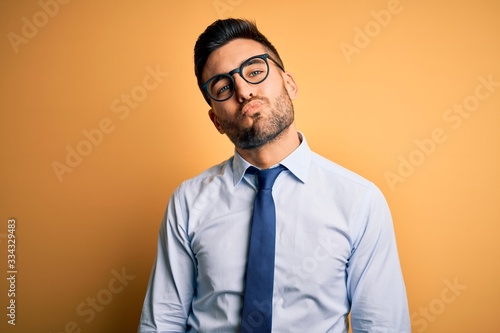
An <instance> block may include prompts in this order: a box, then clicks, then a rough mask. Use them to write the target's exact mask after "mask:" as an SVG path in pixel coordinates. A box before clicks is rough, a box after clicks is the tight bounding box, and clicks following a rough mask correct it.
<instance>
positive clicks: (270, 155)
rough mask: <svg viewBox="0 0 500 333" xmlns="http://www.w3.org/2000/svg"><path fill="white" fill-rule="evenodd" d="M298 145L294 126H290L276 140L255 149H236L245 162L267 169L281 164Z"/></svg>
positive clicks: (298, 140) (298, 141)
mask: <svg viewBox="0 0 500 333" xmlns="http://www.w3.org/2000/svg"><path fill="white" fill-rule="evenodd" d="M299 145H300V139H299V134H298V132H297V129H296V128H295V124H292V125H290V126H289V127H288V128H287V129H285V130H284V131H283V132H282V133H281V134H280V135H279V136H278V137H277V138H276V139H274V140H273V141H270V142H268V143H266V144H265V145H263V146H262V147H259V148H255V149H240V148H236V151H237V152H238V154H240V155H241V157H243V158H244V159H245V160H246V161H247V162H249V163H251V164H253V165H255V166H256V167H258V168H260V169H268V168H270V167H272V166H273V165H275V164H278V163H279V162H281V161H282V160H283V159H284V158H285V157H287V156H288V155H290V154H291V153H292V152H293V151H294V150H295V149H297V147H298V146H299Z"/></svg>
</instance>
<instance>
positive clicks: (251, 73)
mask: <svg viewBox="0 0 500 333" xmlns="http://www.w3.org/2000/svg"><path fill="white" fill-rule="evenodd" d="M262 72H264V71H262V70H260V69H257V70H254V71H252V72H250V73H249V74H248V75H249V76H250V77H252V76H256V75H259V74H261V73H262Z"/></svg>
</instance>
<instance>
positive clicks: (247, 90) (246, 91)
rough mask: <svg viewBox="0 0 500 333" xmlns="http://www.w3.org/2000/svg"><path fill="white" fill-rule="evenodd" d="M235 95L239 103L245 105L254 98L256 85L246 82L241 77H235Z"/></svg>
mask: <svg viewBox="0 0 500 333" xmlns="http://www.w3.org/2000/svg"><path fill="white" fill-rule="evenodd" d="M233 79H234V94H235V95H236V98H237V99H238V102H240V103H243V102H244V101H246V100H248V99H250V98H252V97H253V96H254V93H253V89H254V85H253V84H250V83H248V82H247V81H245V80H244V79H243V78H242V77H241V76H240V75H234V76H233Z"/></svg>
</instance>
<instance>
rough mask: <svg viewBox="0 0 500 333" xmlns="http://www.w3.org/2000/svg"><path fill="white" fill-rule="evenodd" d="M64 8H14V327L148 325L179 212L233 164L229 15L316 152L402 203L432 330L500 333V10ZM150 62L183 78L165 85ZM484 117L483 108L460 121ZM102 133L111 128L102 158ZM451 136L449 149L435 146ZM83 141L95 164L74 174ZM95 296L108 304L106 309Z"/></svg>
mask: <svg viewBox="0 0 500 333" xmlns="http://www.w3.org/2000/svg"><path fill="white" fill-rule="evenodd" d="M61 2H63V1H62V0H61ZM64 2H67V3H64V4H62V3H61V4H59V5H58V8H56V7H55V6H54V5H53V4H54V3H55V2H54V1H52V0H41V2H37V1H34V0H30V1H16V0H1V1H0V22H1V26H0V36H2V37H1V39H0V52H1V53H0V57H1V58H0V60H1V62H0V66H1V80H0V154H1V155H0V158H1V160H0V163H1V164H0V171H1V174H0V219H1V220H0V221H1V224H0V241H1V243H0V247H1V251H0V253H1V256H0V268H1V270H0V302H1V304H0V305H1V306H0V330H1V331H2V332H37V333H38V332H47V333H49V332H53V333H56V332H57V333H59V332H106V333H108V332H135V331H136V327H137V324H138V319H139V315H140V311H141V306H142V302H143V298H144V294H145V290H146V285H147V282H148V278H149V273H150V269H151V266H152V264H153V260H154V256H155V251H156V239H157V231H158V227H159V224H160V220H161V218H162V216H163V213H164V209H165V206H166V203H167V200H168V198H169V197H170V195H171V193H172V191H173V190H174V188H175V187H176V186H177V185H178V184H179V183H180V182H181V181H182V180H184V179H186V178H189V177H192V176H195V175H196V174H197V173H199V172H201V171H202V170H204V169H206V168H208V167H209V166H212V165H213V164H216V163H219V162H221V161H222V160H224V159H226V158H227V157H229V156H230V155H231V154H232V151H233V148H232V146H231V144H230V142H229V140H228V139H227V138H226V137H223V136H220V135H219V134H218V132H217V131H216V130H215V128H213V126H212V124H211V123H210V121H209V118H208V116H207V105H206V103H205V101H204V100H203V98H202V96H201V95H200V93H199V91H198V88H197V87H196V81H195V77H194V73H193V64H192V54H193V46H194V42H195V40H196V38H197V37H198V35H199V34H200V33H201V32H202V31H203V30H204V29H205V27H206V26H207V25H209V24H210V23H212V22H213V21H214V20H216V19H218V18H223V17H229V16H233V17H245V18H250V19H255V20H256V21H257V24H258V26H259V27H260V29H261V30H262V31H263V32H264V34H266V35H267V36H268V38H269V39H270V40H271V41H272V42H273V43H274V44H275V46H276V47H277V49H278V50H279V52H280V54H281V56H282V58H283V60H284V62H285V66H286V67H287V69H288V70H290V71H291V72H292V73H293V74H294V75H295V78H296V81H297V82H298V84H299V88H300V96H299V98H298V99H297V100H296V102H295V110H296V120H297V125H298V127H299V129H300V130H301V131H302V132H303V133H304V134H305V135H306V137H307V139H308V141H309V144H310V145H311V146H312V148H313V149H314V150H315V151H317V152H318V153H320V154H322V155H324V156H325V157H327V158H329V159H331V160H333V161H335V162H337V163H339V164H341V165H343V166H345V167H347V168H349V169H351V170H353V171H355V172H357V173H359V174H361V175H362V176H364V177H366V178H368V179H370V180H372V181H373V182H375V183H376V184H377V185H378V186H379V187H380V188H381V189H382V191H383V192H384V194H385V195H386V198H387V200H388V202H389V205H390V207H391V209H392V213H393V218H394V225H395V230H396V235H397V240H398V245H399V252H400V258H401V263H402V268H403V272H404V276H405V280H406V285H407V290H408V298H409V305H410V312H411V314H412V318H413V324H414V327H413V328H414V330H413V331H414V332H429V333H431V332H446V333H447V332H453V333H460V332H464V333H466V332H467V333H468V332H484V333H494V332H498V331H499V329H500V316H499V314H498V311H499V307H498V297H499V296H500V283H499V281H500V268H499V261H500V260H499V257H500V256H499V255H500V241H499V230H500V227H499V222H500V218H499V216H500V202H499V197H500V196H499V193H498V188H499V187H500V176H499V175H498V172H499V170H500V150H499V148H500V130H499V125H500V86H499V84H498V82H500V3H499V2H498V1H496V0H482V1H477V0H469V1H465V0H464V1H462V0H457V1H430V0H400V1H396V0H392V1H385V0H371V1H351V0H345V1H326V0H325V1H263V0H252V1H250V0H220V1H212V0H206V1H170V0H150V1H149V0H148V1H131V0H126V1H97V0H93V1H81V0H73V1H67V0H66V1H64ZM45 3H48V4H50V3H52V7H50V6H49V7H47V6H48V5H47V6H45V7H47V8H49V9H48V11H49V12H51V16H49V15H48V14H44V12H43V8H42V5H41V4H45ZM56 9H57V10H56ZM390 10H392V11H393V12H391V11H390ZM381 11H382V12H381ZM384 11H385V12H384ZM40 12H41V13H40ZM380 13H391V16H390V18H389V17H388V16H387V15H386V16H383V15H382V14H380ZM44 15H45V16H44ZM380 15H382V16H380ZM44 17H45V18H46V20H45V19H44ZM376 17H378V19H379V20H381V21H380V22H381V23H380V22H378V21H377V20H376ZM23 18H25V19H24V20H23ZM26 22H31V24H34V23H36V24H38V25H39V27H36V26H35V28H36V31H33V30H31V31H30V30H29V29H28V28H27V27H24V28H23V26H24V25H26V24H28V23H26ZM23 29H24V34H25V35H29V36H30V38H26V37H23ZM366 29H367V30H366ZM360 31H364V32H362V33H360ZM363 34H365V35H366V36H365V37H364V38H363V36H362V35H363ZM13 36H17V37H13ZM16 38H17V39H16ZM22 38H25V39H22ZM13 41H17V42H13ZM20 41H22V42H20ZM16 43H17V44H16ZM346 45H349V46H346ZM346 47H347V49H349V50H350V51H351V53H350V54H349V53H346V52H345V50H346ZM354 48H356V50H357V51H353V50H354ZM343 49H344V51H342V50H343ZM16 51H17V52H16ZM148 68H149V70H158V71H160V72H161V73H162V74H161V75H163V76H164V77H162V78H160V79H159V80H158V81H154V80H151V79H150V80H149V81H147V83H148V84H149V87H150V88H151V85H153V83H155V82H157V83H158V84H157V87H155V88H154V89H150V90H147V91H146V90H144V89H143V88H140V87H141V86H142V85H143V79H144V78H145V77H147V75H148ZM165 73H168V74H165ZM479 78H483V79H484V80H488V78H489V79H490V80H491V81H494V82H496V86H495V85H493V86H490V87H489V88H490V90H491V91H489V90H488V89H487V88H486V87H485V86H484V85H483V86H481V81H480V79H479ZM141 89H142V90H141ZM478 89H479V90H478ZM144 91H146V92H147V96H144V95H140V93H141V92H142V93H143V92H144ZM478 91H479V92H480V93H481V94H480V95H479V96H480V97H481V99H478V98H477V96H476V94H477V92H478ZM131 92H134V93H135V94H136V96H140V99H143V100H141V101H140V102H139V103H138V104H137V105H135V108H133V109H132V108H130V110H129V111H130V113H129V114H128V115H127V116H126V117H124V113H123V112H118V113H117V112H113V108H112V104H113V103H114V102H115V100H117V99H118V101H120V99H121V98H122V95H130V94H131ZM475 96H476V97H475ZM475 101H476V102H477V101H478V103H479V104H476V105H475V104H474V103H475ZM464 103H472V104H469V106H468V107H469V108H471V105H472V106H474V108H473V109H474V111H471V112H470V113H469V112H468V111H467V113H463V114H466V115H467V116H466V117H464V116H460V118H456V117H457V115H458V113H454V114H453V116H454V117H455V118H453V119H454V121H453V122H451V120H450V118H448V120H446V117H450V116H451V115H452V113H449V112H453V111H448V110H449V109H450V108H451V109H453V107H454V105H455V106H457V105H458V107H460V105H463V104H464ZM123 105H124V104H121V106H123ZM115 106H116V105H115ZM120 116H122V118H120ZM459 120H460V121H461V123H460V124H459V125H460V126H458V121H459ZM102 121H104V122H106V121H107V125H106V126H108V127H107V130H108V133H103V134H102V139H101V140H100V141H99V140H98V137H99V135H97V134H96V135H97V136H96V137H95V140H96V141H95V142H97V143H96V144H95V145H92V146H88V144H87V145H86V143H85V141H86V140H87V139H86V136H85V135H84V133H85V131H89V132H91V133H96V132H95V131H93V132H92V130H95V129H97V128H99V126H100V123H101V122H102ZM106 126H105V128H106ZM435 129H438V131H441V139H443V138H445V140H444V142H438V143H435V144H434V147H433V146H432V145H431V144H430V143H429V140H430V139H432V133H433V131H434V130H435ZM87 141H88V140H87ZM416 141H418V142H420V143H422V142H424V143H427V146H424V148H422V149H420V148H419V147H418V145H417V143H416ZM441 141H443V140H441ZM67 147H70V149H77V147H80V150H81V151H84V152H86V153H87V156H84V157H82V160H81V161H80V162H79V163H76V162H74V165H76V166H75V167H72V168H70V167H68V169H71V172H69V171H68V169H66V171H68V172H66V171H65V172H63V173H62V174H59V177H58V175H57V172H55V171H54V165H67V164H66V157H67V154H68V151H67V149H68V148H67ZM425 147H426V148H425ZM85 149H87V150H86V151H85ZM419 149H420V150H419ZM423 150H426V151H423ZM419 151H420V153H419ZM425 152H426V153H427V154H424V153H425ZM403 159H404V160H406V161H409V160H410V159H411V160H412V161H413V162H412V163H413V164H415V165H416V166H413V167H409V166H408V165H406V169H405V167H404V166H402V164H405V163H404V162H401V161H402V160H403ZM54 163H56V164H54ZM57 163H59V164H57ZM412 168H413V169H412ZM398 169H399V171H398ZM387 175H392V176H391V177H394V176H398V177H401V178H393V179H397V180H398V181H394V180H393V183H391V182H389V181H388V180H387V178H386V177H387ZM402 175H404V177H403V176H402ZM403 180H404V181H403ZM9 218H15V219H16V221H17V227H16V233H17V234H16V237H17V248H16V260H17V269H18V275H17V281H16V305H17V307H16V315H17V317H16V326H15V327H14V326H11V325H8V324H7V319H8V318H7V316H6V313H7V310H6V306H7V305H8V303H7V302H8V298H7V290H8V285H7V282H6V279H5V275H6V270H7V268H6V264H7V239H6V238H5V237H6V234H7V220H8V219H9ZM123 272H125V275H126V276H127V277H128V279H129V280H127V281H126V282H125V283H122V284H120V282H119V281H118V280H116V278H115V277H114V276H115V275H116V274H122V273H123ZM453 284H455V287H454V289H450V287H449V286H450V285H453ZM457 285H458V287H457ZM457 288H458V289H457ZM111 291H113V292H111ZM110 295H111V297H112V298H110V297H109V296H110ZM92 298H94V299H97V302H99V299H100V301H101V302H104V303H106V304H105V305H102V304H101V305H99V304H97V305H98V306H96V308H92V306H91V305H90V303H88V302H92ZM78 309H80V312H78ZM92 309H95V310H92ZM97 309H99V311H98V310H97ZM426 311H427V312H426ZM84 313H85V314H84ZM423 313H427V315H424V314H423Z"/></svg>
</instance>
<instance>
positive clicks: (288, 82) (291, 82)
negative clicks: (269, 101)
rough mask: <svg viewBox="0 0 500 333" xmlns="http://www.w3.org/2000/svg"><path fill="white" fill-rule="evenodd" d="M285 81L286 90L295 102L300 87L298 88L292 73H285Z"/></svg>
mask: <svg viewBox="0 0 500 333" xmlns="http://www.w3.org/2000/svg"><path fill="white" fill-rule="evenodd" d="M283 80H284V81H285V88H286V90H287V91H288V96H290V98H291V99H292V100H294V99H295V98H297V95H298V94H299V87H298V86H297V83H295V79H294V78H293V75H292V73H290V72H284V73H283Z"/></svg>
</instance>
